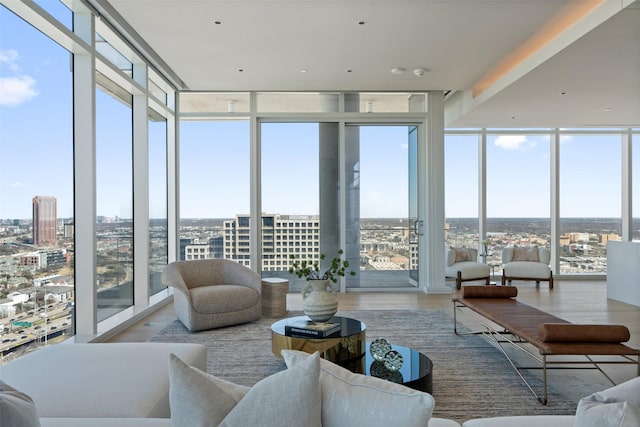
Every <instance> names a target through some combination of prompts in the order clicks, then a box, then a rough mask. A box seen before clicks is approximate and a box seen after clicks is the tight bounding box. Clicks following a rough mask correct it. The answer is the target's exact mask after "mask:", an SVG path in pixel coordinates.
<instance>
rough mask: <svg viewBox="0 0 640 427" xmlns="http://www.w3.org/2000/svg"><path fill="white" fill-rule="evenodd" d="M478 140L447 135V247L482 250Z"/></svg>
mask: <svg viewBox="0 0 640 427" xmlns="http://www.w3.org/2000/svg"><path fill="white" fill-rule="evenodd" d="M478 141H479V136H478V135H477V134H476V135H447V136H446V137H445V145H444V149H445V152H444V161H445V166H444V173H445V176H444V185H445V187H444V197H445V208H444V214H445V218H446V222H445V226H444V227H445V234H444V236H445V244H446V245H449V246H454V247H468V248H477V247H478V238H479V237H478V229H479V228H478V226H479V220H478Z"/></svg>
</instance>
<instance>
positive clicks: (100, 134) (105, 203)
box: [96, 88, 133, 320]
mask: <svg viewBox="0 0 640 427" xmlns="http://www.w3.org/2000/svg"><path fill="white" fill-rule="evenodd" d="M125 96H126V95H125ZM130 102H131V101H130V100H129V103H127V102H123V100H122V99H121V98H116V97H114V96H113V95H112V94H110V93H109V92H106V91H105V90H104V89H102V88H100V89H98V90H96V212H97V215H98V216H97V218H96V233H97V235H96V256H97V272H96V273H97V278H98V297H97V300H98V320H104V319H106V318H107V317H109V316H111V315H113V314H115V313H117V312H119V311H121V310H123V309H125V308H127V307H129V306H131V305H133V153H132V150H133V145H132V144H133V139H132V138H133V137H132V132H133V129H132V111H131V106H130V105H131V104H130Z"/></svg>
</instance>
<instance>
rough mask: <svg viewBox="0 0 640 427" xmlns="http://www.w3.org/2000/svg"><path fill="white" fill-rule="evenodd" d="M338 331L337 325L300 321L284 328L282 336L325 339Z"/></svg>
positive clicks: (338, 326) (338, 325)
mask: <svg viewBox="0 0 640 427" xmlns="http://www.w3.org/2000/svg"><path fill="white" fill-rule="evenodd" d="M339 331H340V324H339V323H314V322H312V321H311V320H300V321H296V322H292V323H289V324H287V325H285V326H284V334H285V335H287V336H290V337H305V338H325V337H328V336H330V335H333V334H335V333H337V332H339Z"/></svg>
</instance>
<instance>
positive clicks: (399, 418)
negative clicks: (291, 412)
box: [282, 350, 435, 427]
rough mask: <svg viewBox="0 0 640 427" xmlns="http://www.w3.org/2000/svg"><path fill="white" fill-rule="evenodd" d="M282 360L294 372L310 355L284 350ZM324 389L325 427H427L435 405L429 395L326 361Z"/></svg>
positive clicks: (322, 372) (322, 365) (322, 371)
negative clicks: (293, 369)
mask: <svg viewBox="0 0 640 427" xmlns="http://www.w3.org/2000/svg"><path fill="white" fill-rule="evenodd" d="M282 356H283V357H284V361H285V363H286V364H287V366H288V367H289V369H292V368H296V367H297V366H298V365H299V364H300V363H303V362H304V361H305V360H306V359H307V358H309V356H310V355H309V354H308V353H304V352H301V351H296V350H282ZM320 387H321V390H322V425H323V426H324V427H372V426H402V427H426V426H427V424H428V423H429V419H430V418H431V414H432V412H433V406H434V404H435V402H434V400H433V397H432V396H431V395H430V394H429V393H424V392H421V391H418V390H413V389H411V388H409V387H405V386H403V385H401V384H395V383H392V382H390V381H386V380H383V379H380V378H375V377H368V376H365V375H361V374H354V373H352V372H350V371H348V370H346V369H344V368H341V367H340V366H338V365H336V364H334V363H331V362H329V361H326V360H324V359H321V360H320ZM299 425H302V424H299Z"/></svg>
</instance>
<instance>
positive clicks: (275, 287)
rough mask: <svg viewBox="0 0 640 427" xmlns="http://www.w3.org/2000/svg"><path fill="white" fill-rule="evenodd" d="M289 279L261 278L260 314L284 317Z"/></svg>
mask: <svg viewBox="0 0 640 427" xmlns="http://www.w3.org/2000/svg"><path fill="white" fill-rule="evenodd" d="M287 292H289V281H288V280H287V279H280V278H278V277H268V278H265V279H262V315H263V316H265V317H284V316H286V315H287Z"/></svg>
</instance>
